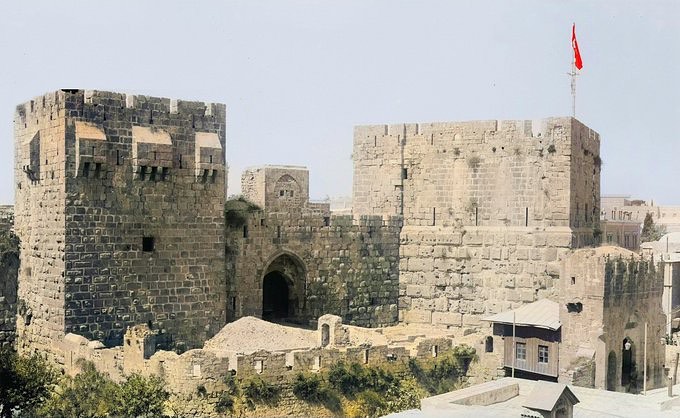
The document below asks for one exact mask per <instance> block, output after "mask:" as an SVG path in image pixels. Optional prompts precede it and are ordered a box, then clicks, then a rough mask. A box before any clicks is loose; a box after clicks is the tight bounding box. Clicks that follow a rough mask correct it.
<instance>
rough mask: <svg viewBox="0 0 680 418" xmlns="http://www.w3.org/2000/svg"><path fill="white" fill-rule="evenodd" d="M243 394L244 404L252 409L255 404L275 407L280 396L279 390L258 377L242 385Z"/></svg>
mask: <svg viewBox="0 0 680 418" xmlns="http://www.w3.org/2000/svg"><path fill="white" fill-rule="evenodd" d="M243 394H244V395H245V397H246V402H247V403H248V404H249V405H250V406H252V407H254V406H255V404H265V405H269V406H276V404H278V402H279V397H280V396H281V388H278V387H276V386H274V385H272V384H271V383H268V382H265V381H264V380H262V379H260V378H259V377H258V378H255V379H252V380H250V381H249V382H247V383H245V384H244V385H243Z"/></svg>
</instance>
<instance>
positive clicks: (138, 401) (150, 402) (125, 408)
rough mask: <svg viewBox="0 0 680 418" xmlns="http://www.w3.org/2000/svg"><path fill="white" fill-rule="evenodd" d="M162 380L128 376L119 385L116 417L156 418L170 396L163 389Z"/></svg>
mask: <svg viewBox="0 0 680 418" xmlns="http://www.w3.org/2000/svg"><path fill="white" fill-rule="evenodd" d="M164 386H165V384H164V383H163V380H162V379H160V378H158V377H156V376H152V377H144V376H142V375H139V374H132V375H130V376H129V377H128V378H127V380H126V381H125V382H124V383H122V384H121V385H120V390H119V396H118V400H117V406H116V408H115V409H116V411H115V412H116V415H118V416H124V417H138V418H139V417H144V418H146V417H158V416H161V415H162V413H163V406H164V405H165V401H167V400H168V397H169V396H170V394H169V393H168V392H167V391H166V390H165V389H164Z"/></svg>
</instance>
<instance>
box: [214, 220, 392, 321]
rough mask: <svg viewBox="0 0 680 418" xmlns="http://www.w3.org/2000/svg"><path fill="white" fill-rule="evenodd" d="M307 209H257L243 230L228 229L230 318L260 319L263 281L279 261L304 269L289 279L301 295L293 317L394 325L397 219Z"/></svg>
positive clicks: (237, 226)
mask: <svg viewBox="0 0 680 418" xmlns="http://www.w3.org/2000/svg"><path fill="white" fill-rule="evenodd" d="M323 215H324V214H323V213H321V214H319V213H316V212H314V211H309V212H305V211H301V210H298V211H289V212H271V213H270V212H268V211H267V210H264V211H256V212H254V213H251V214H249V215H248V217H247V223H246V224H245V225H246V226H247V229H248V236H247V237H244V236H243V226H241V225H236V226H231V227H230V226H229V224H228V225H227V282H228V288H229V295H230V298H229V305H228V309H230V318H231V319H236V318H239V317H242V316H247V315H252V316H258V317H260V316H261V315H262V302H263V278H264V275H265V274H266V273H267V272H268V267H269V266H270V265H271V264H272V263H274V262H275V260H276V258H277V257H278V256H281V255H285V254H288V255H292V257H293V258H295V259H297V260H299V262H300V265H302V266H303V268H302V270H303V272H302V273H301V274H291V278H292V279H293V281H294V282H295V283H294V285H293V287H296V288H299V289H301V294H300V295H301V296H300V300H299V303H298V306H297V308H296V309H297V311H296V316H298V317H299V318H300V319H302V318H307V319H313V318H316V317H318V316H320V315H323V314H326V313H333V314H337V315H339V316H342V317H343V320H344V321H345V322H346V323H349V324H352V325H361V326H384V325H391V324H394V323H396V321H397V295H398V288H399V274H398V266H399V259H398V258H399V229H400V225H401V219H400V218H399V217H393V218H389V219H385V220H383V219H382V218H380V217H372V218H371V217H366V218H363V219H361V220H359V221H357V222H356V223H355V222H353V221H352V219H351V217H349V216H345V217H335V216H334V217H331V216H330V214H326V215H328V216H323Z"/></svg>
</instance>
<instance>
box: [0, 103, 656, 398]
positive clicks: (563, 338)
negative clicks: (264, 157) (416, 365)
mask: <svg viewBox="0 0 680 418" xmlns="http://www.w3.org/2000/svg"><path fill="white" fill-rule="evenodd" d="M226 123H227V121H226V109H225V106H224V105H222V104H217V103H203V102H192V101H183V100H175V99H166V98H158V97H147V96H139V95H129V94H119V93H111V92H101V91H90V90H58V91H56V92H53V93H48V94H46V95H44V96H41V97H37V98H35V99H33V100H31V101H29V102H27V103H24V104H21V105H19V106H17V109H16V114H15V128H14V131H15V170H14V172H15V179H14V181H15V188H16V203H15V209H14V225H13V228H14V231H15V233H16V235H17V236H18V237H19V239H20V243H21V244H20V246H21V247H20V260H17V261H18V262H17V263H15V266H14V267H15V270H14V272H11V271H10V272H7V274H6V277H7V278H9V280H8V281H7V283H5V284H4V286H0V291H2V292H4V293H2V294H0V296H2V303H0V309H1V311H0V316H1V317H2V319H3V321H2V324H3V326H2V328H0V341H2V342H4V343H11V344H14V345H16V347H17V348H18V349H19V351H22V352H32V351H40V352H44V353H49V356H50V357H51V358H52V359H53V361H54V362H56V363H57V364H59V365H60V366H61V367H63V368H64V369H65V370H66V371H69V370H70V369H71V368H73V367H74V364H75V359H77V358H79V357H82V358H86V359H90V360H94V361H95V363H96V364H97V366H98V367H100V368H102V369H103V370H106V371H108V372H109V373H110V374H111V375H112V376H119V377H122V376H124V375H125V374H127V373H130V372H133V371H136V372H141V373H145V374H162V375H164V376H165V377H166V380H167V381H168V385H169V387H171V388H173V390H176V391H177V392H182V391H186V392H187V393H188V392H190V391H193V390H195V388H196V387H197V386H198V385H205V386H206V387H207V388H208V389H209V390H211V389H215V388H217V387H218V386H219V380H220V376H222V375H225V374H227V373H230V371H231V372H233V373H237V374H238V375H239V376H242V375H248V374H259V375H261V376H263V378H267V379H271V380H272V381H278V382H281V381H282V380H285V379H286V376H291V375H292V373H295V372H297V371H299V370H319V369H323V368H324V367H325V366H326V365H328V364H330V363H332V362H336V361H338V360H340V359H349V360H353V361H361V362H362V363H366V364H368V363H380V362H385V361H388V360H389V361H394V360H395V359H396V360H397V361H401V360H403V359H407V358H409V357H432V356H436V355H438V354H439V353H441V352H444V351H446V350H450V349H451V348H452V347H453V346H454V345H455V344H458V343H459V342H465V343H467V344H470V345H472V346H474V347H475V348H476V350H477V352H478V353H479V356H480V362H479V363H480V364H479V365H477V366H475V367H477V369H476V370H473V374H475V378H476V379H477V381H479V382H482V381H486V380H491V379H494V378H497V377H500V376H505V375H506V374H507V373H509V370H510V368H512V370H513V373H515V371H516V372H517V373H518V375H519V376H527V377H530V378H535V379H536V378H537V379H545V380H550V381H555V382H561V383H569V384H572V385H575V386H583V387H590V388H598V389H607V390H611V391H624V390H625V388H626V387H627V385H629V384H630V379H631V378H632V379H634V380H636V381H637V382H639V386H640V387H642V386H643V385H645V387H649V388H654V387H659V386H661V385H663V384H664V383H665V375H664V373H665V372H664V369H663V367H664V365H665V364H667V360H666V358H665V353H664V345H663V344H662V342H661V338H662V337H663V336H665V335H666V316H664V312H663V310H662V303H661V301H662V295H663V292H664V270H663V266H660V265H657V264H656V262H658V261H660V260H658V259H657V260H656V261H654V259H653V258H650V257H642V256H640V255H638V254H636V253H633V252H632V251H629V250H627V249H623V248H620V247H613V246H599V243H600V241H601V234H602V232H601V229H600V212H601V207H600V169H601V165H602V160H601V158H600V137H599V135H598V133H597V132H595V131H594V130H592V129H591V128H589V127H587V126H585V125H584V124H582V123H581V122H580V121H578V120H577V119H575V118H571V117H556V118H548V119H541V120H512V121H507V120H502V121H501V120H498V121H497V120H488V121H471V122H444V123H407V124H397V125H372V126H357V127H355V128H354V138H353V141H354V143H353V144H354V149H353V163H354V172H353V191H352V211H351V214H350V215H337V214H334V213H332V212H331V210H330V205H329V204H328V203H327V202H321V203H319V202H312V201H310V198H309V176H310V173H309V171H308V170H307V169H306V168H304V167H296V166H263V167H257V168H252V169H248V170H246V171H245V172H244V173H242V175H241V184H242V196H241V197H240V198H238V199H231V200H227V199H226V196H227V191H226V175H227V173H226V171H227V170H226V159H227V155H226V153H225V150H226V134H225V132H226ZM348 140H349V138H348ZM312 175H313V173H312ZM3 289H4V290H3ZM253 317H254V318H253ZM257 318H260V319H262V320H265V321H271V322H273V323H277V324H278V323H284V324H289V325H295V327H292V326H291V329H295V330H296V331H295V332H298V334H295V335H297V337H295V338H292V339H291V340H289V341H288V342H287V343H285V344H278V345H276V346H261V347H259V348H258V347H253V348H252V349H244V348H243V347H244V346H245V345H246V344H245V339H247V338H248V337H245V336H241V337H239V338H243V339H244V340H243V341H239V340H238V338H236V337H234V336H233V335H232V334H230V332H231V331H230V330H234V329H236V328H235V327H236V324H239V323H242V324H244V323H245V322H244V321H250V322H248V324H249V326H251V327H252V332H253V334H257V333H258V329H259V330H260V332H268V333H272V334H276V333H277V332H282V331H281V327H279V328H271V326H273V325H274V324H270V323H269V322H264V321H261V320H259V319H257ZM310 326H311V329H310ZM258 327H260V328H258ZM515 328H516V330H515ZM234 332H235V331H234ZM290 332H293V331H290ZM234 335H235V334H234ZM252 338H255V337H252ZM292 340H295V341H292ZM626 343H628V346H626ZM263 344H264V345H266V344H265V343H263ZM519 345H521V346H522V347H524V348H523V349H524V350H526V351H525V352H524V357H522V358H518V354H517V353H518V352H517V350H518V348H517V347H518V346H519ZM643 345H644V350H643ZM631 346H632V347H633V349H631ZM626 347H628V348H626ZM635 368H637V371H638V372H637V373H636V374H633V370H634V369H635ZM643 368H644V375H643V373H642V369H643ZM473 369H474V367H473ZM631 376H632V377H631Z"/></svg>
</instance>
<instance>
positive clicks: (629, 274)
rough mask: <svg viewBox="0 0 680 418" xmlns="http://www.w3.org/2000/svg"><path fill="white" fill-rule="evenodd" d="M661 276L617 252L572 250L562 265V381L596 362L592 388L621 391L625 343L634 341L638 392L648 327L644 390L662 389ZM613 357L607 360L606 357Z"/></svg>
mask: <svg viewBox="0 0 680 418" xmlns="http://www.w3.org/2000/svg"><path fill="white" fill-rule="evenodd" d="M662 291H663V272H662V271H661V270H660V269H659V267H658V266H657V265H655V264H654V262H653V261H652V260H650V259H642V258H640V257H638V256H637V255H636V254H635V253H633V252H631V251H628V250H625V249H623V248H619V247H600V248H596V249H580V250H576V251H574V253H573V254H571V255H570V256H569V257H567V258H566V259H565V260H564V261H563V263H562V272H561V278H560V286H559V299H558V300H559V303H560V322H561V323H562V347H561V349H560V368H561V376H562V378H563V379H567V380H568V379H569V378H571V376H570V373H571V372H572V371H573V370H575V369H578V366H579V365H580V364H581V363H583V362H587V361H590V360H594V366H593V367H594V368H595V387H597V388H600V389H609V390H616V391H625V390H629V389H630V388H626V387H625V385H623V384H622V379H621V375H622V354H623V351H624V339H626V338H627V339H629V340H630V341H631V342H632V348H631V350H632V359H633V363H634V364H635V365H636V369H637V389H638V390H641V389H642V380H643V364H644V362H643V358H644V348H643V347H644V327H645V323H646V324H647V368H648V370H647V379H648V381H647V388H648V389H649V388H654V387H659V386H660V385H662V384H663V382H664V378H663V368H662V366H663V364H664V346H663V344H662V338H663V337H664V335H665V326H664V325H665V316H664V315H663V310H662V307H661V294H662ZM612 353H613V356H611V358H610V354H612Z"/></svg>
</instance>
